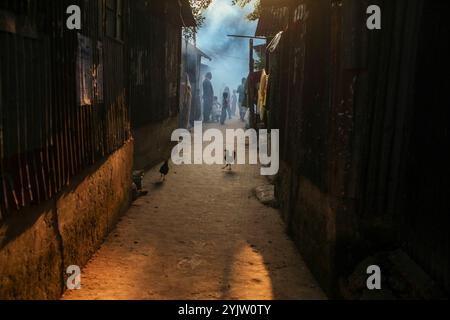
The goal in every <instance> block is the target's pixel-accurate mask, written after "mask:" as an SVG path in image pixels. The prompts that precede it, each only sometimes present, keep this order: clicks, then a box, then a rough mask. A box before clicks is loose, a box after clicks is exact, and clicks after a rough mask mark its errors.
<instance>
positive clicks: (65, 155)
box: [0, 0, 130, 220]
mask: <svg viewBox="0 0 450 320" xmlns="http://www.w3.org/2000/svg"><path fill="white" fill-rule="evenodd" d="M125 3H126V2H125ZM72 4H78V5H80V6H81V7H82V9H83V10H82V12H83V13H86V14H83V16H82V17H83V28H82V31H81V33H80V34H81V35H83V36H84V37H85V39H87V43H90V48H91V50H90V51H88V53H87V60H86V61H91V65H88V66H87V67H85V68H84V69H81V68H80V66H79V63H77V61H78V62H79V61H80V60H79V58H80V43H79V39H78V34H77V32H76V31H70V30H68V29H67V28H66V19H67V15H66V8H67V7H68V6H69V5H72ZM102 4H103V1H102V0H99V1H87V0H79V1H67V0H58V1H57V0H34V1H1V2H0V10H1V13H2V15H3V17H7V21H8V23H4V24H2V25H1V29H0V47H1V50H0V55H1V58H0V68H1V72H0V129H1V131H0V132H1V134H0V151H1V217H0V220H1V219H4V218H6V217H7V216H8V215H11V214H14V212H16V211H18V210H20V209H21V208H23V207H25V206H30V205H33V204H38V203H40V202H43V201H45V200H48V199H51V198H52V197H54V196H55V194H57V193H58V192H60V191H61V190H62V189H63V188H64V187H65V186H67V185H68V184H69V183H70V181H71V179H72V178H73V177H74V176H75V175H77V174H79V173H81V172H82V171H83V170H84V169H86V168H87V167H89V166H91V165H92V164H94V163H96V162H97V161H99V160H101V159H103V158H104V157H106V156H107V155H109V154H111V153H112V152H114V151H115V150H117V149H118V148H120V146H122V145H123V143H124V142H125V141H127V140H128V139H129V138H130V123H129V120H128V108H127V105H126V97H125V82H124V81H125V80H124V72H125V63H124V53H123V50H124V49H123V43H121V42H120V41H117V40H113V39H109V38H107V37H106V36H104V35H103V34H102V30H103V26H104V21H103V17H104V16H103V15H102V14H100V13H99V10H98V9H99V5H102ZM5 26H6V27H5ZM102 47H103V49H102V50H100V49H99V48H102ZM102 62H103V63H102ZM102 65H103V68H102V69H103V77H102V78H103V79H105V81H104V82H103V84H102V83H101V79H100V78H99V75H100V73H98V71H99V70H100V67H101V66H102ZM94 71H96V72H94ZM89 72H92V74H91V75H89V74H87V73H89ZM80 78H82V79H87V82H89V83H88V84H87V87H88V88H91V89H92V90H91V93H90V98H91V99H90V102H89V103H88V104H84V103H82V104H81V105H80V104H79V100H80V99H79V97H80V94H79V92H78V91H77V83H78V81H79V80H80ZM94 88H95V90H94ZM99 90H100V91H99ZM98 92H104V94H103V97H102V99H100V95H99V94H98Z"/></svg>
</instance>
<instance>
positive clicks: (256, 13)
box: [232, 0, 261, 21]
mask: <svg viewBox="0 0 450 320" xmlns="http://www.w3.org/2000/svg"><path fill="white" fill-rule="evenodd" d="M232 2H233V5H238V6H240V7H242V8H244V7H245V6H247V5H249V4H250V3H252V2H253V0H232ZM260 17H261V0H256V1H255V9H254V10H253V12H252V13H250V14H249V15H248V16H247V19H248V20H250V21H255V20H258V19H259V18H260Z"/></svg>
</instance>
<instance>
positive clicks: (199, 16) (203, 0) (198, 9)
mask: <svg viewBox="0 0 450 320" xmlns="http://www.w3.org/2000/svg"><path fill="white" fill-rule="evenodd" d="M212 1H213V0H189V3H190V5H191V8H192V13H193V15H194V18H195V22H196V23H197V27H193V28H184V30H183V34H184V37H185V38H186V39H188V40H192V41H194V42H195V41H196V34H197V30H198V29H200V28H201V27H202V26H203V24H204V23H205V10H206V9H208V7H209V6H210V5H211V2H212Z"/></svg>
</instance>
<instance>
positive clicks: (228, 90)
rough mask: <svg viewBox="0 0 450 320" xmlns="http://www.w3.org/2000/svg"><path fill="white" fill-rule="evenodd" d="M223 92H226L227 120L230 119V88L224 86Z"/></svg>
mask: <svg viewBox="0 0 450 320" xmlns="http://www.w3.org/2000/svg"><path fill="white" fill-rule="evenodd" d="M224 92H226V93H227V94H228V108H227V114H228V120H231V116H232V115H231V102H230V101H231V100H230V99H231V91H230V88H228V87H225V90H224Z"/></svg>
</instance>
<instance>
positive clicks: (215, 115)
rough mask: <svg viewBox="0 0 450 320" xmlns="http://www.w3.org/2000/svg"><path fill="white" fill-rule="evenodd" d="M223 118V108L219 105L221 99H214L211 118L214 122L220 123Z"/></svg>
mask: <svg viewBox="0 0 450 320" xmlns="http://www.w3.org/2000/svg"><path fill="white" fill-rule="evenodd" d="M221 116H222V106H221V105H220V103H219V99H218V98H217V97H214V102H213V106H212V112H211V118H212V121H213V122H219V121H220V117H221Z"/></svg>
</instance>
